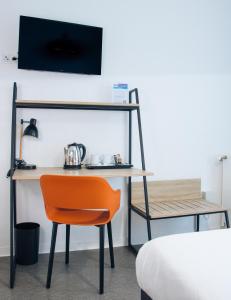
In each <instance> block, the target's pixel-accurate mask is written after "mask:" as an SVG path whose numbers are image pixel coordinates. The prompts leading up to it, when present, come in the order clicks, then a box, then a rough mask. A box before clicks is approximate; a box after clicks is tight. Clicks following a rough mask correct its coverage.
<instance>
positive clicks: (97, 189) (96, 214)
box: [40, 175, 120, 294]
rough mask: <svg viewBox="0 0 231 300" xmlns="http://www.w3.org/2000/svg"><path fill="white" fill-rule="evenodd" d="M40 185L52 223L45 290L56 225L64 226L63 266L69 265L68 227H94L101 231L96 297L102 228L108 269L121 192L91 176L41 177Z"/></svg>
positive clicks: (101, 290)
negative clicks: (112, 220) (64, 253)
mask: <svg viewBox="0 0 231 300" xmlns="http://www.w3.org/2000/svg"><path fill="white" fill-rule="evenodd" d="M40 185H41V189H42V194H43V198H44V204H45V209H46V215H47V217H48V219H49V220H51V221H52V222H53V229H52V237H51V248H50V256H49V265H48V273H47V283H46V287H47V288H50V285H51V276H52V269H53V261H54V252H55V243H56V236H57V229H58V225H59V224H66V257H65V259H66V264H68V263H69V243H70V225H82V226H97V227H99V231H100V243H99V245H100V247H99V248H100V272H99V273H100V274H99V275H100V276H99V293H100V294H102V293H103V290H104V227H105V225H106V224H107V229H108V240H109V251H110V259H111V267H112V268H114V253H113V242H112V231H111V219H112V218H113V216H114V214H115V213H116V212H117V210H118V209H119V206H120V191H119V190H116V191H115V190H113V189H112V188H111V186H110V185H109V184H108V183H107V181H106V180H104V179H103V178H100V177H90V176H61V175H43V176H41V178H40Z"/></svg>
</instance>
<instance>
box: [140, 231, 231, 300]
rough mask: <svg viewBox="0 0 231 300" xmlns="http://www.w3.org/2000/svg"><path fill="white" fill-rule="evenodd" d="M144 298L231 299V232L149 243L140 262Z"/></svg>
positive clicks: (203, 233)
mask: <svg viewBox="0 0 231 300" xmlns="http://www.w3.org/2000/svg"><path fill="white" fill-rule="evenodd" d="M136 275H137V281H138V284H139V286H140V288H141V299H145V300H146V299H152V300H229V299H231V229H223V230H212V231H204V232H194V233H186V234H177V235H172V236H165V237H160V238H156V239H154V240H152V241H150V242H147V243H146V244H145V245H144V246H143V247H142V248H141V249H140V251H139V253H138V256H137V259H136Z"/></svg>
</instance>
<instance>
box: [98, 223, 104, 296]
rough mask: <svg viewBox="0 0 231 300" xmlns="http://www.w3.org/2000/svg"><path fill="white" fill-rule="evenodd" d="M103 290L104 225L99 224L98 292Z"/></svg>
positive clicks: (101, 292)
mask: <svg viewBox="0 0 231 300" xmlns="http://www.w3.org/2000/svg"><path fill="white" fill-rule="evenodd" d="M103 291H104V225H101V226H99V293H100V294H103Z"/></svg>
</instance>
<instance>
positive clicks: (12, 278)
mask: <svg viewBox="0 0 231 300" xmlns="http://www.w3.org/2000/svg"><path fill="white" fill-rule="evenodd" d="M133 95H134V97H135V102H136V104H137V105H132V98H133ZM16 100H17V84H16V82H14V85H13V101H12V125H11V159H10V170H9V173H8V175H9V177H10V288H13V287H14V283H15V272H16V265H17V264H16V261H15V241H14V228H15V225H16V224H17V209H16V180H13V175H14V170H15V167H16V166H15V159H16V125H17V124H16V115H17V109H18V108H36V109H76V110H108V111H125V112H128V113H129V118H128V122H129V127H128V139H129V145H128V161H129V163H130V164H131V163H132V111H136V112H137V120H138V130H139V143H140V153H141V162H142V170H146V169H145V158H144V146H143V136H142V126H141V114H140V106H139V96H138V89H133V90H131V91H130V92H129V104H127V105H126V104H121V105H119V104H116V105H115V104H114V105H113V103H111V104H110V105H109V104H105V105H104V104H101V105H97V104H96V103H92V104H89V103H87V104H86V103H85V104H84V103H80V102H78V103H76V104H75V103H68V102H67V103H66V104H65V103H63V102H62V103H56V102H53V103H45V102H44V103H42V102H39V101H37V102H36V101H34V102H29V101H28V103H25V102H23V101H21V102H20V101H16ZM143 186H144V199H145V208H146V218H145V219H146V223H147V235H148V240H151V226H150V217H149V204H148V190H147V179H146V176H143ZM131 191H132V180H131V177H129V178H128V246H129V247H130V249H132V250H133V251H134V252H135V253H137V248H136V247H135V245H133V244H132V241H131V240H132V238H131V222H132V204H131V199H132V192H131ZM133 211H134V210H133ZM134 212H136V211H134Z"/></svg>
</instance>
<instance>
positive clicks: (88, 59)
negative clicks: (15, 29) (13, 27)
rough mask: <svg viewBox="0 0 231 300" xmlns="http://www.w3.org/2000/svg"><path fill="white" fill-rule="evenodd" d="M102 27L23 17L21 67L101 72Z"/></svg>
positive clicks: (20, 30)
mask: <svg viewBox="0 0 231 300" xmlns="http://www.w3.org/2000/svg"><path fill="white" fill-rule="evenodd" d="M102 35H103V29H102V28H100V27H93V26H86V25H79V24H73V23H66V22H60V21H52V20H46V19H40V18H33V17H26V16H20V26H19V50H18V68H19V69H28V70H43V71H54V72H67V73H81V74H95V75H100V74H101V58H102Z"/></svg>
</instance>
